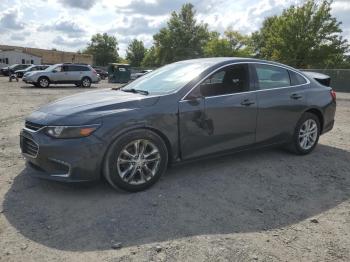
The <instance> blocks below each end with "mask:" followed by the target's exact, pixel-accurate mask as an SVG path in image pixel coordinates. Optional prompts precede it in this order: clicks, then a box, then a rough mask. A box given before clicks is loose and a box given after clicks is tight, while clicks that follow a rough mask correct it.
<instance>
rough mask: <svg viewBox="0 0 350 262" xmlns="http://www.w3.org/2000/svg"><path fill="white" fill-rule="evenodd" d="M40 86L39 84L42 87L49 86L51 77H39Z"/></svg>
mask: <svg viewBox="0 0 350 262" xmlns="http://www.w3.org/2000/svg"><path fill="white" fill-rule="evenodd" d="M38 86H39V87H42V88H47V87H49V86H50V81H49V79H48V78H47V77H44V76H42V77H40V78H39V79H38Z"/></svg>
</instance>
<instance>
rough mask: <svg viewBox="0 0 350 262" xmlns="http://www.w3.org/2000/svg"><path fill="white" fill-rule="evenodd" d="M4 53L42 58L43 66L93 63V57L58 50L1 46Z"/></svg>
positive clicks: (0, 48)
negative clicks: (10, 52) (24, 54)
mask: <svg viewBox="0 0 350 262" xmlns="http://www.w3.org/2000/svg"><path fill="white" fill-rule="evenodd" d="M0 50H2V51H9V50H12V51H19V52H23V53H26V54H31V55H33V56H36V57H41V63H42V64H58V63H84V64H90V65H92V63H93V57H92V55H87V54H79V53H74V52H65V51H57V50H48V49H39V48H31V47H20V46H10V45H0Z"/></svg>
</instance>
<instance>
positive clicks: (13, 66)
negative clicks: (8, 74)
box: [9, 64, 19, 69]
mask: <svg viewBox="0 0 350 262" xmlns="http://www.w3.org/2000/svg"><path fill="white" fill-rule="evenodd" d="M18 65H19V64H14V65H12V66H9V68H10V69H12V68H15V67H16V66H18Z"/></svg>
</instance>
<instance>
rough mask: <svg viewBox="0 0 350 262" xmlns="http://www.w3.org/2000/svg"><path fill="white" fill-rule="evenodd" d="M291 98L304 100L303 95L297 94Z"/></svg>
mask: <svg viewBox="0 0 350 262" xmlns="http://www.w3.org/2000/svg"><path fill="white" fill-rule="evenodd" d="M290 98H292V99H295V100H297V99H300V98H303V97H302V96H301V95H299V94H296V93H295V94H292V95H291V96H290Z"/></svg>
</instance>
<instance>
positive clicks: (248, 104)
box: [241, 99, 255, 106]
mask: <svg viewBox="0 0 350 262" xmlns="http://www.w3.org/2000/svg"><path fill="white" fill-rule="evenodd" d="M253 104H255V102H254V101H252V100H250V99H244V100H243V101H242V102H241V105H242V106H250V105H253Z"/></svg>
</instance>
